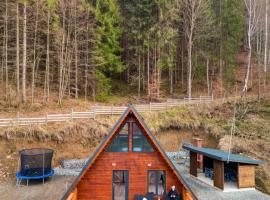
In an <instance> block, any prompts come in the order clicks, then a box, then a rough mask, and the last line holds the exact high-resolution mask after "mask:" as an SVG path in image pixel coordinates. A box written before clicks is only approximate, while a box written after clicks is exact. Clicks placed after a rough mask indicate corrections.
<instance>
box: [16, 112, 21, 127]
mask: <svg viewBox="0 0 270 200" xmlns="http://www.w3.org/2000/svg"><path fill="white" fill-rule="evenodd" d="M19 121H20V113H19V112H17V116H16V124H17V126H19Z"/></svg>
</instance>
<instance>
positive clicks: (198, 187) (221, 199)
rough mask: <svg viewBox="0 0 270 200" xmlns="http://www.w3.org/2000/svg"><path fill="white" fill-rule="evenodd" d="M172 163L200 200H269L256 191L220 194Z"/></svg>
mask: <svg viewBox="0 0 270 200" xmlns="http://www.w3.org/2000/svg"><path fill="white" fill-rule="evenodd" d="M173 163H174V165H175V167H176V168H177V170H178V171H179V172H180V173H181V175H182V176H183V178H184V179H185V180H186V181H187V183H188V184H189V186H190V187H191V189H192V190H193V192H194V193H195V195H197V197H198V199H200V200H270V196H268V195H266V194H264V193H262V192H260V191H258V190H247V191H234V192H222V191H221V190H219V189H216V188H214V187H212V186H210V185H208V184H205V183H203V182H202V181H200V180H198V179H197V178H195V177H193V176H191V175H190V174H189V171H188V168H186V167H185V166H184V165H182V164H177V163H176V162H173Z"/></svg>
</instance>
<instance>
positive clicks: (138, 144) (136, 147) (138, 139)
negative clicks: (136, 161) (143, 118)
mask: <svg viewBox="0 0 270 200" xmlns="http://www.w3.org/2000/svg"><path fill="white" fill-rule="evenodd" d="M132 151H133V152H153V151H154V149H153V147H152V145H151V144H150V143H149V141H148V140H147V138H146V136H145V135H144V133H143V132H142V129H141V128H140V127H139V126H138V125H137V123H133V129H132Z"/></svg>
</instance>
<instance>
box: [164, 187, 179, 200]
mask: <svg viewBox="0 0 270 200" xmlns="http://www.w3.org/2000/svg"><path fill="white" fill-rule="evenodd" d="M167 199H168V200H181V199H182V198H181V197H180V195H179V193H178V192H177V191H176V189H175V186H174V185H173V186H172V189H171V190H170V191H169V193H168V196H167Z"/></svg>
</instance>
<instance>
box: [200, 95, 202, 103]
mask: <svg viewBox="0 0 270 200" xmlns="http://www.w3.org/2000/svg"><path fill="white" fill-rule="evenodd" d="M201 103H202V96H200V104H201Z"/></svg>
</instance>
